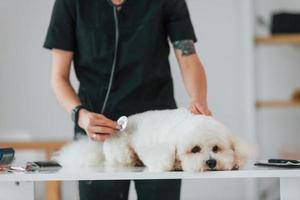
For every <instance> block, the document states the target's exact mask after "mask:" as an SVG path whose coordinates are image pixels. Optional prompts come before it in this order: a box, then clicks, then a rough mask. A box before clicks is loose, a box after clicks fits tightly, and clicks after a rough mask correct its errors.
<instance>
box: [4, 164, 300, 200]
mask: <svg viewBox="0 0 300 200" xmlns="http://www.w3.org/2000/svg"><path fill="white" fill-rule="evenodd" d="M224 178H226V179H236V178H279V179H280V195H281V200H299V199H300V170H299V169H297V170H296V169H275V168H272V169H271V168H253V169H245V170H238V171H212V172H204V173H189V172H163V173H152V172H147V171H145V170H144V168H119V169H114V170H112V169H110V170H107V169H99V168H98V169H92V168H91V169H81V170H75V169H74V170H69V169H68V170H67V169H61V170H60V171H58V172H55V173H12V174H0V181H19V182H23V181H26V182H31V183H32V186H33V184H34V182H36V181H76V180H131V179H224ZM32 192H33V189H32Z"/></svg>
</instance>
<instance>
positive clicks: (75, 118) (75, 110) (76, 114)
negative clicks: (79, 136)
mask: <svg viewBox="0 0 300 200" xmlns="http://www.w3.org/2000/svg"><path fill="white" fill-rule="evenodd" d="M82 108H84V106H83V105H78V106H76V107H75V108H73V109H72V113H71V119H72V121H73V122H74V123H75V124H76V125H77V123H78V118H79V111H80V109H82Z"/></svg>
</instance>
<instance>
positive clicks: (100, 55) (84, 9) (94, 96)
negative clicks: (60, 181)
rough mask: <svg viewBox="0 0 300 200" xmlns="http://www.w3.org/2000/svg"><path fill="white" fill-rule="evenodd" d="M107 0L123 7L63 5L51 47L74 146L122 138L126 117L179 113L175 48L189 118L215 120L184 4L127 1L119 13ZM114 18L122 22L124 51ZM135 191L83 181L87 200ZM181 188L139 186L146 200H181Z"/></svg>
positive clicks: (84, 2)
mask: <svg viewBox="0 0 300 200" xmlns="http://www.w3.org/2000/svg"><path fill="white" fill-rule="evenodd" d="M108 1H112V2H113V3H114V2H119V1H121V2H122V0H56V1H55V5H54V8H53V12H52V17H51V21H50V25H49V28H48V33H47V36H46V40H45V43H44V47H45V48H48V49H51V50H52V54H53V70H52V76H51V77H52V78H51V79H52V87H53V89H54V93H55V94H56V97H57V99H58V101H59V102H60V103H61V105H62V106H63V107H64V108H65V109H66V110H67V112H69V113H70V114H71V115H72V119H73V121H74V123H75V139H76V138H78V137H79V136H81V135H87V136H88V137H90V138H91V139H93V140H96V141H99V142H101V141H104V140H105V139H107V138H109V137H110V136H111V135H112V134H116V133H117V132H118V129H119V128H120V127H119V126H118V125H117V123H116V120H117V119H118V118H119V117H120V116H123V115H125V116H130V115H132V114H135V113H140V112H144V111H147V110H159V109H175V108H176V107H177V105H176V102H175V100H174V92H173V82H172V77H171V72H170V64H169V58H168V57H169V53H170V47H169V41H171V43H172V44H173V47H174V49H175V53H176V57H177V60H178V62H179V64H180V69H181V73H182V77H183V80H184V83H185V86H186V89H187V92H188V94H189V96H190V99H191V101H190V106H189V109H190V111H191V112H193V113H194V114H204V115H210V114H211V112H210V110H209V108H208V104H207V89H206V88H207V86H206V76H205V71H204V68H203V65H202V64H201V62H200V60H199V58H198V56H197V54H196V51H195V47H194V43H195V42H196V36H195V32H194V29H193V26H192V22H191V19H190V14H189V11H188V7H187V4H186V2H185V0H127V1H126V2H124V4H122V6H121V7H119V8H118V11H117V12H116V13H115V12H114V8H113V6H112V5H111V2H108ZM114 14H116V16H114ZM114 17H117V19H118V22H119V24H118V29H119V42H118V46H117V48H116V47H115V44H116V37H115V35H116V27H115V21H114V19H115V18H114ZM116 49H117V54H115V50H116ZM116 55H117V56H116ZM72 62H73V64H74V69H75V73H76V76H77V78H78V80H79V83H80V86H79V90H78V92H77V93H76V92H75V89H74V87H73V86H72V84H71V83H70V69H71V64H72ZM113 62H116V68H115V71H114V73H113V74H112V73H111V71H112V66H113ZM111 75H113V76H112V77H113V81H112V85H111V90H110V92H109V96H108V99H107V104H106V106H105V109H103V103H104V100H105V98H106V95H107V91H108V88H109V82H110V78H111ZM74 164H76V163H74ZM129 184H130V181H80V182H79V191H80V199H81V200H96V199H97V200H102V199H109V200H121V199H127V198H128V189H129ZM180 184H181V181H180V180H136V181H135V188H136V190H137V195H138V199H140V200H160V199H172V200H176V199H179V198H180Z"/></svg>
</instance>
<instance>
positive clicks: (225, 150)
mask: <svg viewBox="0 0 300 200" xmlns="http://www.w3.org/2000/svg"><path fill="white" fill-rule="evenodd" d="M183 127H185V128H183ZM178 130H180V131H183V132H182V133H181V135H182V137H181V139H180V141H178V142H177V146H176V162H175V163H176V165H177V166H175V167H176V168H181V169H182V170H184V171H192V172H198V171H207V170H232V169H238V168H240V167H242V166H243V164H245V162H246V161H247V159H248V157H249V155H250V154H249V153H250V151H249V148H248V145H247V144H246V143H244V142H243V141H242V140H240V139H237V138H236V137H235V136H233V135H232V134H231V133H230V131H229V130H228V129H227V128H225V127H224V126H223V125H222V124H221V123H219V122H218V121H216V120H215V119H213V118H212V117H207V116H200V115H197V116H193V117H191V118H189V119H187V120H186V121H185V122H183V123H182V124H181V128H179V129H178Z"/></svg>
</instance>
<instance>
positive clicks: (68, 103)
mask: <svg viewBox="0 0 300 200" xmlns="http://www.w3.org/2000/svg"><path fill="white" fill-rule="evenodd" d="M52 88H53V90H54V93H55V96H56V98H57V99H58V101H59V103H60V104H61V105H62V107H63V108H64V109H65V110H66V111H67V112H68V113H71V112H72V109H73V108H74V107H75V106H77V105H80V100H79V98H78V96H77V94H76V92H75V90H74V88H73V87H72V85H71V83H70V81H69V79H68V78H66V77H53V78H52Z"/></svg>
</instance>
